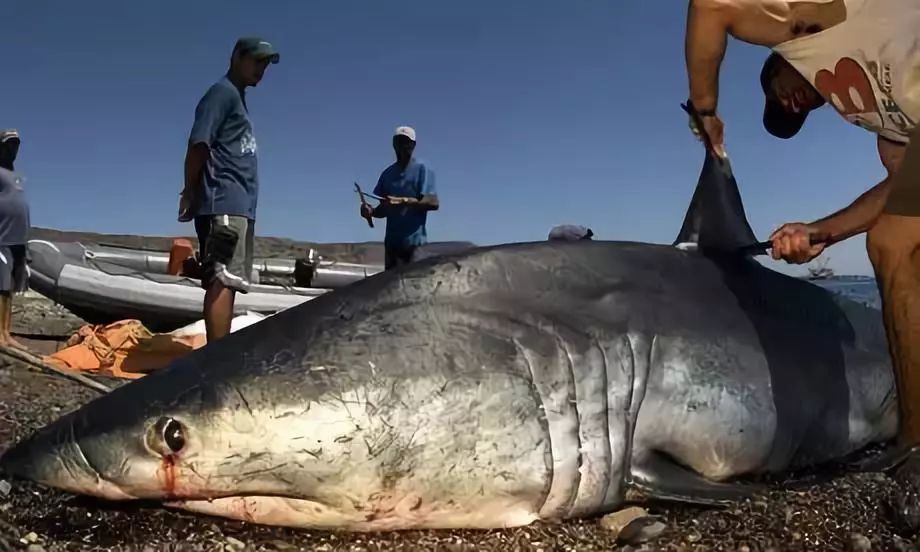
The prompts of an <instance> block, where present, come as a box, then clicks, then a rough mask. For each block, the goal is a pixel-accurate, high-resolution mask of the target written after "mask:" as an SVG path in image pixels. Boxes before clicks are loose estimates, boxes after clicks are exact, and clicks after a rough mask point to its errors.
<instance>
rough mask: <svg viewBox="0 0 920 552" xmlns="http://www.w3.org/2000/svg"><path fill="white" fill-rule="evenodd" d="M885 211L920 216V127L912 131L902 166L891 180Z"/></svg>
mask: <svg viewBox="0 0 920 552" xmlns="http://www.w3.org/2000/svg"><path fill="white" fill-rule="evenodd" d="M884 213H885V214H888V215H900V216H904V217H920V127H917V128H915V129H914V130H913V131H912V132H911V138H910V144H909V145H908V146H907V149H906V150H905V151H904V159H903V160H902V161H901V167H900V168H899V169H898V172H897V173H895V175H894V177H893V178H892V180H891V190H889V192H888V202H887V203H886V204H885V209H884Z"/></svg>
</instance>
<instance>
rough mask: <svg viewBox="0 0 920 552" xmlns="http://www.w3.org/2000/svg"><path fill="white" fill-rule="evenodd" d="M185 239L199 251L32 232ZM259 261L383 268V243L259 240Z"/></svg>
mask: <svg viewBox="0 0 920 552" xmlns="http://www.w3.org/2000/svg"><path fill="white" fill-rule="evenodd" d="M183 237H184V238H186V239H188V240H189V241H191V242H192V244H193V245H194V246H195V247H197V246H198V240H197V239H196V238H195V237H194V236H140V235H134V234H99V233H95V232H74V231H67V230H55V229H53V228H40V227H33V228H32V239H36V240H49V241H78V242H83V243H91V244H108V245H118V246H122V247H133V248H137V249H150V250H155V251H168V250H169V248H170V246H171V245H172V242H173V240H174V239H176V238H183ZM255 243H256V247H255V256H256V257H269V258H279V257H295V258H296V257H303V256H305V255H306V252H307V250H308V249H310V248H313V249H315V250H316V251H318V252H319V254H320V255H322V256H323V257H326V258H329V259H335V260H337V261H342V262H352V263H367V264H379V265H382V264H383V257H384V256H383V243H382V242H354V243H316V242H307V241H296V240H291V239H288V238H275V237H270V236H258V237H256V240H255ZM470 247H476V244H474V243H472V242H462V241H457V242H432V243H430V244H428V245H427V246H425V249H426V252H427V253H429V254H430V253H438V254H440V253H448V252H451V251H459V250H463V249H468V248H470Z"/></svg>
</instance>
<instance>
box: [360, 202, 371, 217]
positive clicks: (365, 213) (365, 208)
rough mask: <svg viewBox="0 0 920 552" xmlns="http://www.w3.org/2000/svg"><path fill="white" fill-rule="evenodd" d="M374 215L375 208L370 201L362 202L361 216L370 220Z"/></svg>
mask: <svg viewBox="0 0 920 552" xmlns="http://www.w3.org/2000/svg"><path fill="white" fill-rule="evenodd" d="M373 216H374V208H373V207H371V206H370V204H368V203H362V204H361V218H365V219H368V220H370V219H371V217H373Z"/></svg>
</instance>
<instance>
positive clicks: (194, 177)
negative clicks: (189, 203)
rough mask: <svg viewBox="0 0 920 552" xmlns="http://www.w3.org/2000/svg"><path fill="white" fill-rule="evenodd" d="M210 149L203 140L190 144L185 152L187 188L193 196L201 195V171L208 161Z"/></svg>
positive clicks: (188, 192) (186, 191)
mask: <svg viewBox="0 0 920 552" xmlns="http://www.w3.org/2000/svg"><path fill="white" fill-rule="evenodd" d="M210 153H211V152H210V150H209V149H208V146H207V144H203V143H201V142H199V143H197V144H189V146H188V150H187V151H186V153H185V190H184V192H185V193H186V194H190V196H191V197H194V198H197V197H199V193H200V191H201V190H200V188H201V173H202V171H203V170H204V167H205V164H206V163H207V162H208V157H209V156H210Z"/></svg>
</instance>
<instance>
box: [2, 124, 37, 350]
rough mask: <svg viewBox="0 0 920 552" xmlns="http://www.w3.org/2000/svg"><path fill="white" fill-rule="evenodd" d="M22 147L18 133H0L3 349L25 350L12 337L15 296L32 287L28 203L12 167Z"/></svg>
mask: <svg viewBox="0 0 920 552" xmlns="http://www.w3.org/2000/svg"><path fill="white" fill-rule="evenodd" d="M19 144H20V140H19V133H18V132H17V131H15V130H12V129H10V130H0V346H3V347H17V348H20V349H24V348H25V347H23V345H22V344H20V343H19V342H18V341H16V340H15V339H13V337H12V334H11V330H12V322H11V320H12V312H13V295H14V294H16V293H22V292H24V291H26V290H27V289H28V288H29V267H28V248H29V232H30V231H31V222H30V215H29V202H28V201H27V200H26V194H25V191H24V187H23V178H22V176H21V175H20V174H19V173H17V172H16V169H15V168H14V167H13V165H14V163H15V162H16V157H17V155H18V154H19Z"/></svg>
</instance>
